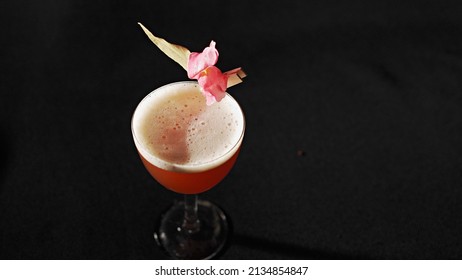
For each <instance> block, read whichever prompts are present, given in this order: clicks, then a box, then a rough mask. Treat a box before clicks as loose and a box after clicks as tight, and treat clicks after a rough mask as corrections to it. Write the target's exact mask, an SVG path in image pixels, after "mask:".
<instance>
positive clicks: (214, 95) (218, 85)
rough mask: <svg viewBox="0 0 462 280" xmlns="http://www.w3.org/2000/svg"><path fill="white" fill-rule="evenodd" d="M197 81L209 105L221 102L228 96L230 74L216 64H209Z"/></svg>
mask: <svg viewBox="0 0 462 280" xmlns="http://www.w3.org/2000/svg"><path fill="white" fill-rule="evenodd" d="M197 82H198V83H199V86H200V87H201V91H202V93H203V94H204V96H205V97H206V99H207V105H212V104H213V103H215V102H220V101H221V100H222V99H223V98H224V97H225V96H226V88H227V83H228V76H227V75H225V74H223V73H222V72H221V71H220V69H218V68H217V67H215V66H209V67H207V69H205V70H204V71H203V72H201V74H200V76H199V77H198V78H197Z"/></svg>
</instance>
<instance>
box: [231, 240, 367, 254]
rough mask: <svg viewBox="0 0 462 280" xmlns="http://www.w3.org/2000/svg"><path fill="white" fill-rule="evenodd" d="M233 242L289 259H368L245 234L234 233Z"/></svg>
mask: <svg viewBox="0 0 462 280" xmlns="http://www.w3.org/2000/svg"><path fill="white" fill-rule="evenodd" d="M232 239H233V240H232V243H233V244H234V245H236V246H242V247H247V248H251V249H255V250H259V251H264V252H267V253H272V254H275V255H278V256H279V257H283V258H288V259H305V260H310V259H316V260H351V259H359V260H364V259H368V258H367V257H365V256H361V255H351V254H343V253H338V252H329V251H323V250H319V249H312V248H307V247H303V246H298V245H296V244H290V243H286V242H274V241H269V240H265V239H263V238H259V237H253V236H247V235H243V234H234V235H233V237H232Z"/></svg>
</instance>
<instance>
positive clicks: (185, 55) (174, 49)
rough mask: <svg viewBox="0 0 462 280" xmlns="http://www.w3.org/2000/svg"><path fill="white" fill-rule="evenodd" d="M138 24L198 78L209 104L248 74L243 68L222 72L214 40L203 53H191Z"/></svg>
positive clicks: (156, 43)
mask: <svg viewBox="0 0 462 280" xmlns="http://www.w3.org/2000/svg"><path fill="white" fill-rule="evenodd" d="M138 24H139V25H140V26H141V28H142V29H143V31H144V33H146V35H148V37H149V39H150V40H151V41H152V42H153V43H154V44H155V45H156V46H157V47H158V48H159V49H160V50H161V51H162V52H163V53H165V54H166V55H167V56H168V57H170V58H171V59H173V60H174V61H175V62H176V63H178V64H180V65H181V67H183V68H184V69H185V70H186V72H187V73H188V77H189V78H191V79H197V81H198V84H199V86H200V88H201V92H202V94H203V95H204V96H205V97H206V99H207V105H212V104H213V103H215V102H219V101H220V100H221V99H222V98H223V97H224V96H225V95H226V89H227V88H229V87H232V86H234V85H237V84H239V83H241V82H242V79H243V78H244V77H245V76H246V74H245V72H244V71H243V70H242V69H241V68H236V69H233V70H230V71H227V72H225V73H222V72H221V71H220V70H219V69H218V68H217V67H216V66H215V63H216V62H217V60H218V51H217V50H216V48H215V42H214V41H212V42H211V43H210V46H209V47H206V48H205V49H204V51H203V52H202V53H197V52H193V53H191V52H190V51H189V50H188V49H187V48H185V47H183V46H180V45H175V44H172V43H169V42H167V41H166V40H164V39H162V38H159V37H156V36H154V35H153V34H152V33H151V32H150V31H149V30H148V29H147V28H146V27H144V26H143V25H142V24H141V23H139V22H138Z"/></svg>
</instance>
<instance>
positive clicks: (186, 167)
mask: <svg viewBox="0 0 462 280" xmlns="http://www.w3.org/2000/svg"><path fill="white" fill-rule="evenodd" d="M178 84H195V85H198V83H197V82H195V81H178V82H172V83H168V84H165V85H162V86H160V87H157V88H155V89H154V90H152V91H151V92H150V93H148V94H147V95H146V96H145V97H143V99H142V100H141V101H140V102H139V103H138V105H137V106H136V108H135V110H134V111H133V114H132V118H131V122H130V126H131V132H132V136H133V139H134V141H135V145H136V148H137V150H138V153H139V154H140V155H141V156H142V157H143V158H144V159H146V160H147V161H148V162H149V163H151V164H152V165H154V166H156V167H157V168H160V169H163V170H167V171H174V172H183V173H197V172H202V171H207V170H210V169H213V168H215V167H218V166H220V165H221V164H223V163H225V162H226V161H227V160H229V159H230V158H232V156H233V155H234V154H235V153H237V152H238V151H239V149H240V146H241V144H242V141H243V139H244V134H245V128H246V122H245V115H244V112H243V110H242V108H241V106H240V105H239V103H238V102H237V100H236V99H235V98H234V97H233V96H232V95H230V94H229V93H228V92H226V97H227V98H230V99H231V101H232V102H233V103H235V104H236V105H237V108H238V109H239V112H240V114H241V116H242V122H243V123H242V131H241V132H240V135H239V138H238V139H237V141H236V142H235V143H233V144H232V147H231V148H230V149H228V150H227V151H226V153H224V154H221V155H220V156H218V157H216V158H214V159H212V160H209V161H206V162H201V163H188V164H182V163H172V162H168V161H166V160H163V159H162V158H160V157H158V156H156V155H155V154H153V153H150V152H149V151H148V150H147V149H143V146H144V145H143V144H141V141H140V140H139V139H138V137H137V135H136V133H135V129H134V118H135V114H136V112H137V110H138V108H139V107H140V106H141V104H142V103H143V102H144V101H145V100H146V99H147V98H149V97H150V96H151V95H152V94H154V93H155V92H157V91H159V90H161V89H163V88H165V87H170V86H175V85H178ZM140 149H142V150H143V152H144V153H146V154H147V155H149V156H150V157H152V158H155V160H156V161H159V162H161V163H162V164H163V165H165V166H169V167H171V168H163V167H161V166H159V165H158V164H155V163H153V162H152V161H150V160H149V159H148V158H146V157H145V156H144V153H142V152H141V151H140ZM215 163H216V164H215Z"/></svg>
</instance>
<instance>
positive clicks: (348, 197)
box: [0, 0, 462, 259]
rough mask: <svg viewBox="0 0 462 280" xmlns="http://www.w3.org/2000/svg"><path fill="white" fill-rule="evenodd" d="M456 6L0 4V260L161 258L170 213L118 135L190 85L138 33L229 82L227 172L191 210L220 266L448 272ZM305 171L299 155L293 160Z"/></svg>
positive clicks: (458, 37) (458, 252)
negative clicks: (416, 266)
mask: <svg viewBox="0 0 462 280" xmlns="http://www.w3.org/2000/svg"><path fill="white" fill-rule="evenodd" d="M461 8H462V5H461V4H460V1H416V0H414V1H406V0H400V1H394V0H393V1H385V0H381V1H365V0H351V1H338V0H337V1H336V0H328V1H280V2H279V3H278V2H274V1H273V2H269V1H177V2H173V1H152V0H151V1H141V0H138V1H97V0H94V1H75V0H74V1H72V0H61V1H58V0H42V1H25V0H14V1H13V0H7V1H2V2H1V4H0V27H1V44H0V55H1V60H0V69H1V73H0V74H1V75H0V81H1V82H0V92H1V93H0V155H1V161H0V258H2V259H162V258H166V256H165V255H164V254H163V253H162V252H161V251H160V250H159V249H158V248H157V247H156V246H155V243H154V240H153V238H152V232H153V231H154V227H155V223H156V220H157V218H158V217H159V216H160V214H161V213H162V211H164V210H165V209H166V208H167V207H168V206H169V205H170V203H171V202H172V201H173V200H174V199H177V198H179V196H178V195H176V194H174V193H171V192H169V191H167V190H165V189H163V188H162V187H161V186H160V185H158V184H157V183H156V182H155V181H154V180H153V179H152V178H151V177H150V176H149V175H148V173H147V172H146V171H145V170H144V168H143V166H142V164H141V162H140V160H139V158H138V155H137V153H136V150H135V147H134V144H133V141H132V138H131V131H130V119H131V115H132V113H133V110H134V109H135V107H136V105H137V104H138V102H139V101H140V100H141V99H142V98H143V97H144V96H145V95H146V94H148V93H149V92H150V91H151V90H153V89H155V88H157V87H159V86H161V85H164V84H166V83H170V82H174V81H179V80H185V79H187V77H186V74H185V72H184V71H183V69H181V67H179V66H178V65H176V64H175V63H173V62H172V61H170V60H169V58H167V57H166V56H165V55H164V54H162V53H161V52H160V51H159V50H158V49H157V48H156V47H155V46H154V45H153V44H152V43H151V42H150V41H149V40H148V39H147V37H146V36H145V35H144V34H143V32H142V31H141V29H140V28H139V27H138V25H137V24H136V23H137V22H138V21H141V22H143V23H144V24H145V25H146V26H147V27H148V28H149V29H151V31H153V32H154V33H155V34H157V35H159V36H161V37H164V38H166V39H168V40H169V41H171V42H176V43H178V44H182V45H185V46H187V47H188V48H189V49H191V50H194V51H201V50H202V49H203V48H204V47H205V46H207V45H208V44H209V42H210V40H212V39H213V40H215V41H216V42H217V48H218V50H219V51H220V59H219V64H218V66H219V67H220V68H221V69H222V70H229V69H232V68H234V67H238V66H242V67H244V68H245V70H246V72H247V73H248V77H247V78H246V80H245V82H244V83H243V84H241V85H239V86H236V87H233V88H231V89H230V90H229V92H230V93H231V94H232V95H233V96H234V97H235V98H236V99H237V100H238V101H239V102H240V104H241V106H242V108H243V110H244V111H245V114H246V121H247V130H246V136H245V140H244V143H243V146H242V151H241V155H240V157H239V159H238V162H237V164H236V166H235V168H234V169H233V170H232V172H231V173H230V174H229V176H228V177H227V178H226V179H225V180H224V181H223V182H222V183H221V184H220V185H219V186H217V187H216V188H214V189H213V190H211V191H209V192H207V193H205V194H203V195H202V197H203V198H206V199H209V200H212V201H214V202H216V203H217V204H219V205H220V206H221V207H222V208H223V209H224V210H225V211H226V212H227V213H228V214H229V216H230V217H231V219H232V223H233V232H234V233H233V236H232V239H231V241H230V243H229V246H228V248H227V250H226V251H225V252H224V253H223V254H222V255H221V256H220V258H222V259H460V258H462V239H461V236H462V175H461V174H462V172H461V171H462V137H461V136H462V79H461V78H462V18H461V15H462V9H461ZM302 152H303V153H302Z"/></svg>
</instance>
